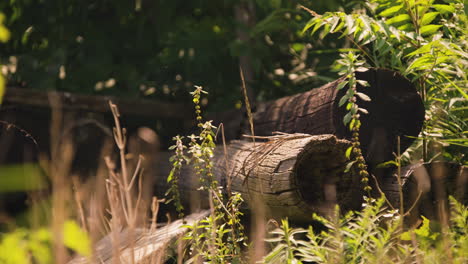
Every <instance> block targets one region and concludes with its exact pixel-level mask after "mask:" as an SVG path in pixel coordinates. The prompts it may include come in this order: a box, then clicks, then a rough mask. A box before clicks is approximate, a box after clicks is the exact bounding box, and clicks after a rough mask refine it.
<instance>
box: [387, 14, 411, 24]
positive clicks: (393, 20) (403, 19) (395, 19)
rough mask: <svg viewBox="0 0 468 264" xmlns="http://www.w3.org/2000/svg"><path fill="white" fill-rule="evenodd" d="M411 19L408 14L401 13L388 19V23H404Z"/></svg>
mask: <svg viewBox="0 0 468 264" xmlns="http://www.w3.org/2000/svg"><path fill="white" fill-rule="evenodd" d="M407 21H411V17H410V16H409V15H408V14H401V15H398V16H396V17H392V18H390V19H389V20H387V24H389V25H393V24H402V23H403V22H407Z"/></svg>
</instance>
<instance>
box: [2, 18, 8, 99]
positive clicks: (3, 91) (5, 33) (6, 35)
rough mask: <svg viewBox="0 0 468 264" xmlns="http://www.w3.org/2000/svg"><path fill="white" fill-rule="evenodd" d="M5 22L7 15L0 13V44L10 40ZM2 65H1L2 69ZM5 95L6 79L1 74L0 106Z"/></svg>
mask: <svg viewBox="0 0 468 264" xmlns="http://www.w3.org/2000/svg"><path fill="white" fill-rule="evenodd" d="M4 21H5V15H3V14H2V13H0V42H3V43H4V42H7V41H8V39H10V31H8V29H7V28H6V27H5V26H4V25H3V23H4ZM1 68H2V65H1V64H0V69H1ZM4 93H5V78H4V77H3V73H2V72H0V104H1V103H2V99H3V94H4Z"/></svg>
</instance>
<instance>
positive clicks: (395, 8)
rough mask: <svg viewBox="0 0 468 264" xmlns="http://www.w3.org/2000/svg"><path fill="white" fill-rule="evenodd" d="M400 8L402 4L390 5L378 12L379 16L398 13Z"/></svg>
mask: <svg viewBox="0 0 468 264" xmlns="http://www.w3.org/2000/svg"><path fill="white" fill-rule="evenodd" d="M402 9H403V5H397V6H392V7H390V8H387V9H385V10H384V11H382V12H380V14H379V16H383V17H388V16H393V15H394V14H396V13H398V12H399V11H400V10H402Z"/></svg>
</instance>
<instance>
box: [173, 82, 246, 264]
mask: <svg viewBox="0 0 468 264" xmlns="http://www.w3.org/2000/svg"><path fill="white" fill-rule="evenodd" d="M191 94H192V96H193V103H194V104H195V114H196V120H197V126H198V127H199V129H200V133H199V135H193V134H192V135H190V136H189V137H188V138H189V139H190V141H189V143H188V147H187V146H185V145H184V144H183V141H182V140H183V138H182V137H180V136H177V137H175V138H174V139H175V141H176V145H174V146H172V147H171V148H170V149H172V150H174V151H175V155H174V156H172V157H171V162H172V165H173V169H172V170H171V172H170V174H169V176H168V178H167V181H168V182H169V183H170V184H171V187H170V189H169V191H168V193H167V194H168V195H171V199H170V201H173V202H174V205H175V206H176V210H177V211H178V212H179V216H183V214H182V211H183V209H184V208H183V206H182V202H181V197H180V193H179V189H178V188H179V186H178V183H179V173H180V170H181V168H182V166H183V165H187V164H190V165H191V167H192V169H193V172H194V174H195V176H196V177H197V178H198V180H199V183H200V187H199V191H201V192H202V193H204V194H205V195H207V196H208V199H209V204H210V209H211V214H210V215H209V216H208V217H207V218H205V219H204V220H202V221H200V222H199V223H196V224H195V225H193V226H190V225H186V226H185V227H186V228H188V229H189V232H188V233H187V234H186V235H185V237H184V239H185V240H187V241H188V242H189V252H188V254H189V258H190V261H189V262H193V261H195V262H196V261H199V260H202V261H205V262H206V261H208V262H210V263H226V261H228V262H231V263H243V262H244V259H243V258H242V255H241V249H242V246H243V245H244V241H245V239H246V237H245V234H244V227H243V225H242V223H241V220H240V217H241V216H242V212H241V211H240V206H241V204H242V202H243V199H242V197H241V195H240V194H239V193H226V191H225V190H224V189H223V188H222V187H221V186H219V182H218V181H217V180H216V178H215V175H214V172H213V168H214V164H213V156H214V151H215V142H214V138H215V136H216V134H215V130H216V127H214V126H213V125H212V124H211V121H207V122H202V120H203V118H202V115H201V107H200V100H201V95H202V94H206V92H205V91H204V90H203V89H202V87H200V86H196V89H195V91H193V92H192V93H191ZM185 149H187V154H186V155H185Z"/></svg>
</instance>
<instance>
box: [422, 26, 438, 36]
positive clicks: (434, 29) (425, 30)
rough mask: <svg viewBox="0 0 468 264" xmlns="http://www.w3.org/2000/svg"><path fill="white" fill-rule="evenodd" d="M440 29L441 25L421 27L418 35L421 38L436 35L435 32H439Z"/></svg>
mask: <svg viewBox="0 0 468 264" xmlns="http://www.w3.org/2000/svg"><path fill="white" fill-rule="evenodd" d="M441 27H442V25H426V26H423V27H421V29H420V30H419V33H420V34H421V35H423V36H427V35H432V34H434V33H436V32H437V30H439V28H441Z"/></svg>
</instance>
